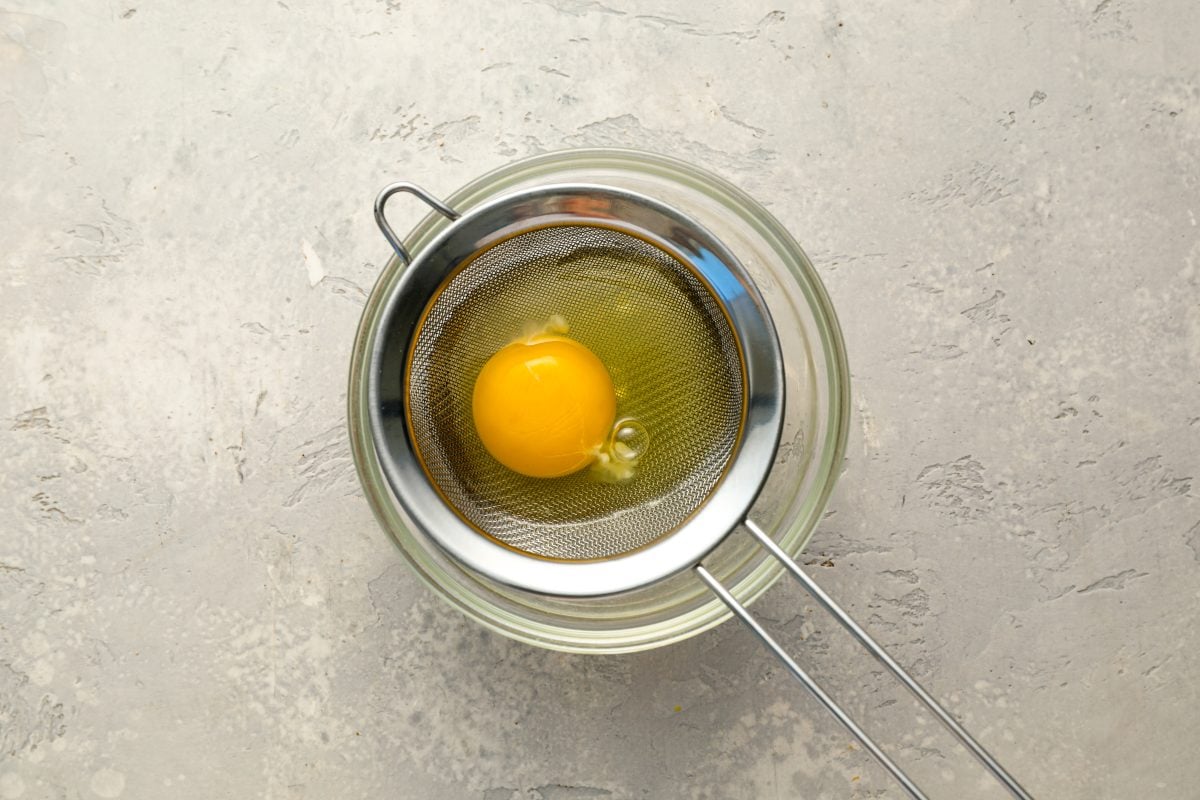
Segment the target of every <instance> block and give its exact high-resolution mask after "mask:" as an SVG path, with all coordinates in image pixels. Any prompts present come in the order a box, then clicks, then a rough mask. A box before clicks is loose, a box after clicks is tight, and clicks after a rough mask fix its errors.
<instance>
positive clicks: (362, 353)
mask: <svg viewBox="0 0 1200 800" xmlns="http://www.w3.org/2000/svg"><path fill="white" fill-rule="evenodd" d="M571 167H588V168H596V169H601V168H615V169H620V170H628V171H631V172H633V173H637V174H644V175H648V176H651V177H654V178H657V179H663V180H666V181H668V182H671V183H674V184H678V185H681V186H683V187H685V188H690V189H693V190H696V191H699V192H701V193H703V194H705V195H707V196H709V197H711V198H713V199H715V200H717V201H718V202H719V203H721V204H722V205H723V206H724V207H725V209H726V210H728V211H729V212H730V213H735V214H737V215H738V217H739V218H740V220H741V221H742V222H744V223H746V224H747V225H748V226H749V228H750V229H751V230H752V231H753V232H754V233H755V234H756V235H757V236H759V237H761V239H762V240H763V242H764V243H765V244H766V245H768V246H769V247H770V248H771V250H772V251H774V253H775V254H776V255H778V256H779V257H780V259H781V261H782V262H783V265H784V266H785V267H786V269H787V271H788V273H790V274H791V277H792V278H793V280H794V281H795V283H796V284H797V288H798V289H799V290H800V292H801V294H802V295H803V297H804V299H805V301H806V302H807V304H808V307H809V309H810V310H811V312H812V314H813V315H814V317H815V319H816V320H817V322H818V323H819V325H818V327H819V329H820V330H819V332H820V336H819V337H817V341H818V342H819V344H820V350H821V352H822V355H823V362H824V365H825V370H824V372H825V374H824V378H825V381H826V385H827V387H828V394H829V398H828V402H827V404H826V405H824V406H823V408H822V409H821V412H823V413H825V414H826V415H827V426H826V428H825V431H824V436H823V437H822V441H821V442H819V443H816V444H814V446H816V447H818V448H819V450H820V454H821V458H820V462H819V463H817V464H815V465H814V467H813V469H814V470H816V471H817V473H818V475H817V478H816V480H815V481H814V483H813V485H812V488H811V490H810V491H809V492H808V493H807V494H806V496H805V497H804V498H803V508H802V510H801V512H799V513H797V514H796V516H795V519H794V520H792V522H791V524H790V525H789V527H788V528H787V529H786V530H783V531H781V532H778V533H777V541H778V542H779V544H780V546H781V547H783V549H784V550H785V551H786V552H788V553H789V555H791V556H792V557H795V556H797V555H798V554H799V553H800V552H801V551H802V550H803V548H804V546H805V545H806V544H807V542H808V540H809V538H810V537H811V534H812V532H813V530H814V529H815V527H816V524H817V522H818V521H819V519H820V516H821V514H822V512H823V510H824V508H825V504H826V502H827V501H828V498H829V496H830V494H831V493H832V491H833V488H834V485H835V484H836V480H837V475H838V471H839V470H840V466H841V462H842V459H843V456H844V453H845V446H846V440H847V436H848V429H849V415H850V376H849V368H848V364H847V360H846V351H845V343H844V340H843V337H842V332H841V327H840V325H839V324H838V320H837V316H836V313H835V311H834V308H833V305H832V303H831V301H830V299H829V296H828V293H827V291H826V289H825V287H824V284H823V283H822V281H821V279H820V276H819V275H818V274H817V272H816V270H815V268H814V267H813V265H812V263H811V261H809V259H808V257H807V255H806V254H805V253H804V251H803V249H802V248H801V247H800V245H799V243H798V242H796V240H795V239H794V238H793V237H792V236H791V234H790V233H789V232H788V231H787V230H786V229H785V228H784V227H783V225H782V224H781V223H780V222H779V221H778V220H777V219H776V218H775V217H774V215H772V214H771V213H770V212H769V211H767V209H765V208H764V207H763V206H762V205H761V204H760V203H759V202H758V201H756V200H754V199H753V198H752V197H751V196H750V195H748V194H747V193H746V192H744V191H743V190H741V189H739V188H738V187H736V186H735V185H733V184H732V183H730V182H729V181H727V180H725V179H724V178H721V177H719V176H717V175H714V174H712V173H711V172H708V171H707V170H705V169H702V168H700V167H697V166H695V165H693V164H690V163H688V162H685V161H681V160H679V159H676V158H673V157H670V156H663V155H659V154H655V153H648V152H645V151H640V150H631V149H615V148H579V149H567V150H558V151H553V152H550V153H543V154H539V155H535V156H532V157H529V158H525V159H521V160H518V161H515V162H512V163H510V164H507V165H504V166H501V167H499V168H497V169H494V170H492V171H490V172H487V173H485V174H483V175H482V176H480V177H478V178H475V179H474V180H472V181H470V182H469V183H467V184H466V185H465V186H463V187H462V188H460V189H459V190H457V191H456V192H454V193H453V194H451V195H450V196H448V197H447V198H446V200H445V202H446V203H447V204H449V205H450V206H451V207H453V208H456V209H460V210H463V211H466V210H468V209H470V208H472V207H474V206H475V205H477V204H479V203H480V202H481V201H482V200H484V199H486V198H489V197H496V196H499V195H500V194H503V193H504V192H505V189H506V187H512V186H514V185H517V184H520V183H522V182H523V181H528V180H530V179H531V178H537V177H538V176H544V177H545V182H546V183H553V182H555V180H556V179H555V178H554V177H553V176H552V174H547V173H553V172H554V171H555V170H559V171H561V170H565V169H568V168H571ZM448 224H449V221H448V220H446V219H445V218H444V217H441V216H440V215H438V214H435V213H432V212H431V213H430V214H429V215H428V216H426V217H425V218H424V219H423V220H421V221H420V222H419V223H418V224H417V225H416V226H415V227H414V228H413V230H412V232H411V233H410V234H409V235H408V236H407V237H406V241H407V243H408V245H409V247H410V248H411V250H412V252H413V253H414V255H416V254H419V253H420V252H421V251H422V250H423V249H424V248H425V247H427V246H428V244H429V243H430V241H432V239H433V238H434V237H435V236H437V235H438V234H439V233H440V232H441V230H443V229H444V228H445V227H446V226H447V225H448ZM403 271H404V270H403V265H402V264H401V263H400V261H399V259H398V258H397V257H396V255H395V254H392V256H391V257H390V258H389V259H388V260H387V262H386V263H385V264H384V266H383V268H382V269H381V270H380V274H379V278H378V279H377V281H376V283H375V285H374V287H373V288H372V290H371V293H370V294H369V295H368V298H367V301H366V303H365V304H364V308H363V313H362V316H361V318H360V321H359V326H358V329H357V331H356V336H355V341H354V349H353V352H352V356H351V361H350V375H349V378H350V382H349V388H348V392H347V411H348V415H347V416H348V427H349V434H350V439H351V450H352V454H353V458H354V464H355V469H356V472H357V474H358V476H359V480H360V482H361V484H362V486H363V489H364V494H365V496H366V498H367V501H368V503H369V505H370V506H371V508H372V511H373V512H374V514H375V516H376V518H377V520H378V522H379V524H380V526H381V527H382V528H383V529H384V531H385V532H386V533H387V534H388V536H389V538H391V539H392V540H393V542H394V543H395V544H396V546H397V549H398V550H399V551H400V552H401V555H402V556H403V557H404V558H405V560H407V561H408V562H409V564H410V566H412V567H413V569H414V571H415V572H416V573H417V574H418V576H419V577H420V578H421V579H422V580H423V581H424V582H425V583H426V584H427V585H429V586H430V588H432V589H433V590H434V592H435V594H437V595H438V596H440V597H442V598H443V600H445V601H447V602H449V603H450V604H451V605H453V606H454V607H455V608H458V609H459V610H460V611H462V612H463V613H465V614H467V615H468V616H469V617H471V618H472V619H474V620H475V621H476V622H479V623H480V624H482V625H484V626H485V627H487V628H489V629H491V630H493V631H496V632H498V633H501V634H503V635H505V636H508V637H510V638H514V639H517V640H520V641H523V642H526V643H529V644H533V645H537V646H541V647H545V648H550V649H557V650H564V651H569V652H581V653H622V652H633V651H637V650H644V649H649V648H653V647H659V646H664V645H666V644H669V643H672V642H676V641H680V640H682V639H685V638H689V637H690V636H694V635H696V634H699V633H701V632H703V631H705V630H708V629H709V628H712V627H714V626H716V625H718V624H720V623H722V622H724V621H725V620H726V619H728V618H730V616H731V612H730V611H729V610H728V608H727V607H725V605H724V604H723V603H721V602H720V601H719V600H718V599H717V598H716V597H715V596H714V597H712V598H711V601H710V602H707V603H704V604H702V605H700V606H698V607H696V608H693V609H690V610H688V611H686V612H684V613H682V614H679V615H677V616H673V617H670V618H667V619H664V620H655V621H653V622H650V623H647V624H645V625H637V626H634V627H630V628H626V629H622V630H619V631H614V630H604V631H591V630H581V629H577V628H573V627H569V626H562V625H552V624H547V623H543V622H541V621H537V620H531V619H529V618H527V617H525V616H522V615H521V614H518V613H514V612H512V611H510V610H509V609H507V608H504V607H503V606H502V605H500V604H498V603H495V602H490V601H489V600H488V599H487V598H485V597H484V596H482V595H481V594H480V593H479V592H476V591H471V590H470V589H468V588H467V587H465V586H464V585H463V584H462V583H461V582H459V581H458V580H456V579H455V578H454V576H452V575H450V574H449V573H448V572H447V571H446V570H445V569H444V568H443V566H442V565H439V564H438V563H436V560H435V559H434V558H431V557H430V555H431V554H429V553H428V552H427V551H426V550H425V548H423V547H422V546H421V543H420V542H417V541H416V540H415V539H414V538H413V535H412V532H411V531H410V530H408V528H407V525H408V524H410V523H408V521H407V520H405V519H404V518H403V516H402V515H401V514H398V513H397V511H398V509H397V506H396V503H395V498H394V496H392V495H391V492H390V488H389V487H388V485H387V481H386V480H381V478H382V473H381V470H380V464H379V459H378V454H377V453H376V452H375V450H374V443H373V441H372V437H371V434H370V430H369V427H370V426H369V425H368V424H366V419H367V414H366V413H364V409H365V405H364V404H365V403H366V402H367V397H368V395H367V391H366V388H367V387H366V383H367V382H366V380H365V377H366V376H365V369H366V368H367V367H368V365H369V364H370V358H369V354H370V352H371V348H372V346H373V335H374V332H375V330H376V329H377V327H378V325H377V323H378V318H379V312H380V307H381V305H382V300H383V299H384V298H385V297H386V296H387V295H388V294H389V291H388V289H389V286H391V285H392V284H394V283H395V282H396V281H397V280H398V278H399V275H400V273H402V272H403ZM782 572H783V570H782V567H781V566H780V565H779V564H778V563H777V562H776V561H775V560H774V559H772V558H769V557H766V558H764V559H762V560H761V562H760V563H758V564H757V566H755V568H754V569H753V570H752V571H751V572H750V574H749V575H747V576H746V577H745V578H744V579H743V580H741V581H739V582H738V583H737V585H735V586H732V587H730V588H731V591H732V592H733V593H734V595H735V597H737V598H738V599H739V601H741V602H743V603H750V602H753V601H754V600H755V599H756V598H757V597H759V596H760V595H761V594H762V593H763V592H765V591H766V589H767V588H769V587H770V585H772V584H773V583H774V581H775V580H777V579H778V578H779V577H780V575H781V574H782Z"/></svg>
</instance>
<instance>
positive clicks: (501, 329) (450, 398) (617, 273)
mask: <svg viewBox="0 0 1200 800" xmlns="http://www.w3.org/2000/svg"><path fill="white" fill-rule="evenodd" d="M553 315H559V316H561V317H563V318H564V319H565V320H566V322H567V324H568V325H569V326H570V332H569V333H568V334H567V335H568V336H569V337H570V338H572V339H575V340H576V341H578V342H580V343H582V344H584V345H585V346H587V347H588V348H589V349H590V350H591V351H592V352H593V353H595V354H596V355H597V356H598V357H599V358H600V360H601V361H602V362H604V364H605V366H606V367H607V368H608V370H609V373H610V375H611V377H612V379H613V384H614V386H615V388H616V393H617V417H618V418H622V417H632V418H634V419H636V420H638V421H639V422H640V423H641V424H642V425H643V426H644V427H645V429H646V431H647V433H648V435H649V446H648V448H647V451H646V453H645V454H644V455H643V456H642V458H641V461H640V462H639V464H638V466H637V471H636V474H635V475H634V477H633V478H631V479H629V480H628V481H625V482H621V483H608V482H604V481H601V480H597V479H596V478H595V477H594V476H593V475H591V474H590V473H589V471H588V470H586V469H585V470H583V471H582V472H579V473H576V474H574V475H568V476H566V477H562V478H551V479H543V478H529V477H525V476H523V475H520V474H518V473H516V472H513V471H511V470H509V469H508V468H506V467H504V466H503V465H501V464H500V463H499V462H497V461H496V460H495V459H493V458H492V457H491V456H490V455H489V454H488V452H487V451H486V450H485V449H484V447H483V443H482V442H481V441H480V439H479V436H478V434H477V433H476V431H475V425H474V422H473V419H472V413H471V397H472V392H473V389H474V385H475V379H476V377H477V376H478V374H479V371H480V369H482V367H483V365H484V363H485V362H486V361H487V360H488V359H489V358H490V357H491V356H492V355H493V354H494V353H495V352H496V351H498V350H499V349H500V348H502V347H504V346H505V345H506V344H508V343H509V342H511V341H513V340H514V339H516V338H518V337H519V336H520V335H521V334H522V332H523V331H527V330H528V329H529V327H530V325H536V324H538V323H542V322H545V321H546V320H547V319H548V318H550V317H551V316H553ZM406 380H407V382H408V387H407V392H408V405H409V413H410V418H409V424H410V429H411V433H412V436H413V441H414V444H415V447H416V450H417V453H418V454H419V456H420V457H421V459H422V461H423V462H424V464H425V467H426V470H427V472H428V474H429V476H430V478H431V479H432V480H433V482H434V483H435V484H436V485H437V486H438V488H439V489H440V491H441V493H442V494H443V496H444V497H445V498H446V499H447V500H448V501H449V503H450V504H451V505H452V506H453V507H454V508H455V509H456V510H457V511H458V513H459V514H460V515H461V516H462V517H463V518H464V519H465V520H466V521H467V522H469V523H470V524H472V525H473V526H475V527H476V528H478V529H479V530H481V531H483V532H484V533H486V534H488V535H490V536H492V537H494V538H495V539H497V540H499V541H500V542H503V543H504V544H507V545H509V546H511V547H514V548H516V549H518V550H522V551H524V552H527V553H531V554H534V555H538V556H545V557H549V558H557V559H567V560H589V559H599V558H608V557H612V556H616V555H619V554H622V553H625V552H628V551H630V550H634V549H636V548H639V547H642V546H644V545H646V544H649V543H651V542H652V541H654V540H655V539H657V538H659V537H661V536H663V535H665V534H668V533H670V532H671V531H672V530H674V529H675V528H677V527H678V526H679V525H680V524H681V523H683V522H684V521H685V520H686V519H687V518H688V517H689V516H690V515H691V514H692V513H693V512H694V511H695V510H696V509H697V508H699V507H700V506H701V505H702V504H703V502H704V500H705V498H706V497H707V496H708V495H709V493H710V492H711V491H712V490H713V488H714V487H715V486H716V484H717V482H718V481H719V480H720V477H721V475H722V474H723V472H724V470H725V466H726V464H727V463H728V461H729V458H730V456H731V455H732V453H733V450H734V447H735V445H736V443H737V438H738V435H739V432H740V430H741V423H742V418H743V412H744V405H745V402H744V391H743V380H742V371H741V366H740V362H739V357H738V351H737V345H736V342H735V339H734V336H733V333H732V331H731V330H730V327H729V323H728V321H727V319H726V317H725V315H724V314H723V313H722V311H721V307H720V305H719V303H718V301H717V300H716V299H715V298H713V296H712V295H711V293H710V292H709V291H708V289H707V288H706V287H705V286H704V285H703V284H702V283H701V282H700V281H699V280H698V279H697V278H696V277H695V275H693V274H692V272H691V271H690V270H689V269H688V268H686V267H685V266H684V265H683V264H681V263H679V262H678V261H677V260H675V259H674V258H673V257H672V256H670V255H668V254H667V253H665V252H663V251H662V250H660V249H658V248H657V247H654V246H653V245H650V244H648V243H646V242H644V241H642V240H641V239H638V238H635V237H633V236H630V235H627V234H625V233H621V232H618V231H615V230H611V229H607V228H599V227H591V226H579V225H564V226H556V227H549V228H541V229H538V230H533V231H529V232H525V233H522V234H519V235H517V236H515V237H513V238H510V239H507V240H505V241H504V242H502V243H500V244H497V245H495V246H493V247H491V248H489V249H487V250H485V251H482V252H481V253H479V254H477V255H476V256H475V257H474V258H473V259H472V260H471V261H470V262H469V263H467V265H466V266H465V267H463V268H462V269H461V270H460V271H459V272H458V273H457V274H456V275H454V276H453V277H452V278H451V279H450V281H449V282H448V283H447V284H446V285H445V286H444V287H443V288H442V291H441V292H440V293H438V294H437V295H435V297H434V299H433V300H432V301H431V305H430V307H429V308H428V309H426V314H425V316H424V320H423V322H422V323H421V328H420V330H419V331H418V332H417V335H416V338H415V343H414V346H413V349H412V352H411V354H410V356H409V362H408V369H407V371H406Z"/></svg>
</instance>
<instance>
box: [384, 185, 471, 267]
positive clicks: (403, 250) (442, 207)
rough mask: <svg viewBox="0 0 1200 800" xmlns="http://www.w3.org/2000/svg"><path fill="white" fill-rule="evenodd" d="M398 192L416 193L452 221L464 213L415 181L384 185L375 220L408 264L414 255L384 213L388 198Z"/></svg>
mask: <svg viewBox="0 0 1200 800" xmlns="http://www.w3.org/2000/svg"><path fill="white" fill-rule="evenodd" d="M397 192H408V193H409V194H413V195H416V196H417V197H419V198H421V199H422V200H424V201H425V204H426V205H428V206H429V207H430V208H432V209H433V210H434V211H436V212H438V213H439V214H441V215H442V216H444V217H446V218H447V219H449V220H450V221H451V222H453V221H454V220H456V219H458V218H459V217H460V216H462V215H461V214H459V213H458V212H457V211H455V210H454V209H453V208H451V207H450V206H448V205H446V204H445V203H443V202H442V201H441V200H438V199H437V198H436V197H434V196H433V195H431V194H430V193H429V192H427V191H425V190H424V189H422V188H421V187H420V186H417V185H416V184H415V183H408V182H406V181H397V182H396V183H390V184H388V185H387V186H385V187H383V191H381V192H380V193H379V195H378V196H377V197H376V198H375V222H376V224H377V225H379V230H381V231H383V238H385V239H387V240H388V244H390V245H391V246H392V249H393V250H395V251H396V256H397V257H398V258H399V259H400V261H401V263H403V264H404V265H405V266H407V265H408V264H409V262H411V261H412V257H411V256H410V255H409V254H408V248H407V247H405V246H404V245H403V243H401V241H400V237H399V236H397V235H396V232H395V231H393V230H392V226H391V225H389V224H388V221H387V218H386V217H384V215H383V207H384V205H386V204H387V201H388V198H389V197H391V196H392V195H394V194H396V193H397Z"/></svg>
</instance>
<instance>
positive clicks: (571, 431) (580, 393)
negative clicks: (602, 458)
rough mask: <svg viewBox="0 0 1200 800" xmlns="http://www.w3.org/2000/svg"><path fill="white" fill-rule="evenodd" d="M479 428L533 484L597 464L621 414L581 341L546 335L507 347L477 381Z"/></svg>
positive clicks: (498, 455)
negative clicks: (539, 479)
mask: <svg viewBox="0 0 1200 800" xmlns="http://www.w3.org/2000/svg"><path fill="white" fill-rule="evenodd" d="M471 406H472V409H471V410H472V413H473V415H474V417H475V429H476V430H477V431H478V432H479V438H480V439H482V440H483V446H484V447H486V448H487V451H488V452H489V453H491V454H492V456H493V457H494V458H495V459H496V460H497V461H499V462H500V463H501V464H503V465H504V466H506V467H508V468H509V469H511V470H514V471H515V472H519V473H521V474H522V475H528V476H530V477H533V478H557V477H560V476H562V475H570V474H571V473H572V472H577V471H579V470H581V469H583V468H584V467H586V466H587V465H588V464H590V463H592V462H593V461H594V460H595V459H596V457H597V455H598V453H599V451H600V448H601V446H602V445H603V444H604V443H605V441H606V440H607V438H608V436H609V435H610V433H611V431H612V427H613V421H614V418H615V417H616V413H617V399H616V392H615V390H614V389H613V383H612V378H610V377H609V375H608V370H606V369H605V368H604V364H603V363H601V361H600V359H598V358H596V356H595V354H594V353H592V351H591V350H588V349H587V348H586V347H584V346H583V345H582V344H580V343H579V342H576V341H574V340H572V339H567V338H565V337H562V336H551V335H545V336H538V337H535V338H531V339H525V340H518V341H515V342H513V343H512V344H509V345H506V346H505V347H503V348H502V349H500V350H499V351H498V352H497V353H496V354H495V355H494V356H492V357H491V358H490V359H489V360H488V362H487V363H486V364H484V365H483V369H482V370H480V372H479V377H478V378H477V379H476V380H475V392H474V395H473V397H472V403H471Z"/></svg>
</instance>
